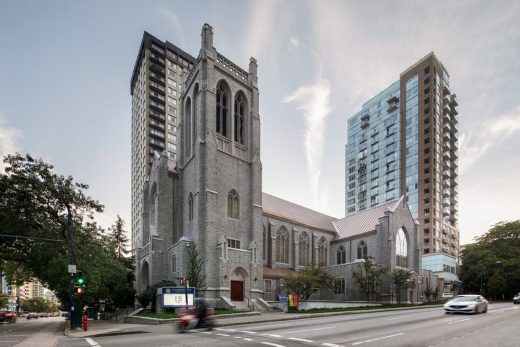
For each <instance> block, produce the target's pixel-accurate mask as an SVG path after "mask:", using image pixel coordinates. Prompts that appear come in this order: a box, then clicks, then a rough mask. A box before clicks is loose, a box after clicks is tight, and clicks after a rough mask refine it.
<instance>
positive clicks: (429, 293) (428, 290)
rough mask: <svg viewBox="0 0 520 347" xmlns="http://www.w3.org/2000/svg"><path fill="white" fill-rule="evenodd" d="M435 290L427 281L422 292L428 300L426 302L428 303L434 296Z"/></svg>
mask: <svg viewBox="0 0 520 347" xmlns="http://www.w3.org/2000/svg"><path fill="white" fill-rule="evenodd" d="M436 292H437V291H436V290H435V289H434V288H433V287H431V286H430V284H429V283H428V284H427V285H426V288H424V291H423V294H424V296H425V297H426V301H428V303H430V300H431V298H432V297H433V296H435V294H436Z"/></svg>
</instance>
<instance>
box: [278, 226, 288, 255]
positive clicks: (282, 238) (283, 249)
mask: <svg viewBox="0 0 520 347" xmlns="http://www.w3.org/2000/svg"><path fill="white" fill-rule="evenodd" d="M276 261H277V262H278V263H289V233H288V232H287V229H286V228H285V227H281V228H280V229H278V232H277V233H276Z"/></svg>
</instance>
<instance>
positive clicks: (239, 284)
mask: <svg viewBox="0 0 520 347" xmlns="http://www.w3.org/2000/svg"><path fill="white" fill-rule="evenodd" d="M246 278H247V271H246V270H244V268H242V267H237V268H235V269H234V270H233V272H232V273H231V276H230V278H229V280H230V288H231V301H244V283H245V279H246Z"/></svg>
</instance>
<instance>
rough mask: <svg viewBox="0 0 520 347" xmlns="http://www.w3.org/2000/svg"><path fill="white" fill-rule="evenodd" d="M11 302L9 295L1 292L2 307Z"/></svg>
mask: <svg viewBox="0 0 520 347" xmlns="http://www.w3.org/2000/svg"><path fill="white" fill-rule="evenodd" d="M8 302H9V296H8V295H7V294H0V309H1V308H2V307H5V306H6V305H7V303H8Z"/></svg>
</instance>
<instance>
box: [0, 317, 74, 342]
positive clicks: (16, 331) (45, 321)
mask: <svg viewBox="0 0 520 347" xmlns="http://www.w3.org/2000/svg"><path fill="white" fill-rule="evenodd" d="M64 324H65V319H64V318H61V317H51V318H40V319H31V320H27V319H26V318H24V317H21V318H18V319H17V321H16V323H14V324H11V323H0V347H11V346H17V347H25V346H27V347H29V346H53V345H54V344H55V343H56V342H57V340H58V339H60V338H63V337H64V336H63V329H64Z"/></svg>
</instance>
